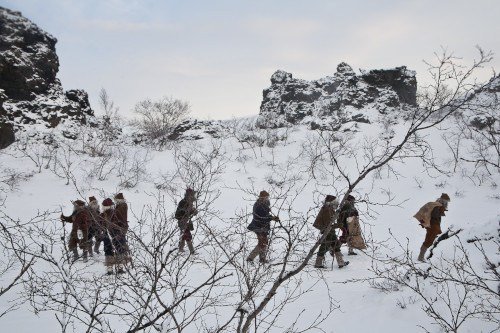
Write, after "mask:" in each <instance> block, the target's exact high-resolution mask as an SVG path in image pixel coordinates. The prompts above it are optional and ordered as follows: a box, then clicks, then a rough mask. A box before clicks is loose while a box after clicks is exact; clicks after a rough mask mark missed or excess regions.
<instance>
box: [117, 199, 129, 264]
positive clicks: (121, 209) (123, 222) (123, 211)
mask: <svg viewBox="0 0 500 333" xmlns="http://www.w3.org/2000/svg"><path fill="white" fill-rule="evenodd" d="M115 214H116V219H117V223H118V225H119V226H120V232H121V234H120V241H121V242H123V244H121V247H123V248H124V251H125V252H124V253H123V254H122V257H121V258H120V260H121V261H122V263H123V264H126V263H129V262H132V259H131V256H130V248H129V246H128V241H127V232H128V204H127V201H126V200H125V197H124V196H123V193H118V194H116V195H115Z"/></svg>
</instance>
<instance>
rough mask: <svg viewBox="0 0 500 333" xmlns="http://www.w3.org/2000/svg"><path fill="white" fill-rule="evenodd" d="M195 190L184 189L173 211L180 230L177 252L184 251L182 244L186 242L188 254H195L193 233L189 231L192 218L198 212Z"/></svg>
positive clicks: (191, 227)
mask: <svg viewBox="0 0 500 333" xmlns="http://www.w3.org/2000/svg"><path fill="white" fill-rule="evenodd" d="M195 201H196V192H195V191H194V190H193V189H192V188H188V189H186V192H185V193H184V198H183V199H182V200H181V201H180V202H179V204H178V205H177V209H176V211H175V218H176V219H177V226H178V227H179V231H180V239H179V252H184V245H185V244H186V243H187V246H188V248H189V253H190V254H195V251H194V245H193V235H192V234H191V231H193V230H194V227H193V222H192V220H191V219H192V218H193V216H195V215H196V214H198V210H197V209H196V207H195Z"/></svg>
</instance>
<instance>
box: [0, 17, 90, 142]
mask: <svg viewBox="0 0 500 333" xmlns="http://www.w3.org/2000/svg"><path fill="white" fill-rule="evenodd" d="M56 43H57V40H56V39H55V38H54V37H53V36H51V35H50V34H48V33H46V32H44V31H43V30H42V29H40V28H39V27H38V26H36V25H35V24H34V23H32V22H31V21H29V20H28V19H27V18H25V17H23V16H22V15H21V13H19V12H15V11H12V10H9V9H6V8H3V7H0V129H1V132H0V148H4V147H5V146H7V145H8V144H10V143H12V141H13V140H14V139H13V137H14V131H20V130H23V129H25V128H26V125H35V124H41V125H43V126H44V127H45V128H54V127H56V126H58V125H59V124H60V123H62V122H74V123H76V124H85V123H87V122H89V121H90V122H92V121H93V119H94V117H93V116H94V112H93V111H92V109H91V107H90V104H89V100H88V95H87V93H86V92H85V91H83V90H69V91H66V92H64V91H63V88H62V86H61V82H60V81H59V80H58V79H57V72H58V71H59V59H58V57H57V54H56V50H55V46H56Z"/></svg>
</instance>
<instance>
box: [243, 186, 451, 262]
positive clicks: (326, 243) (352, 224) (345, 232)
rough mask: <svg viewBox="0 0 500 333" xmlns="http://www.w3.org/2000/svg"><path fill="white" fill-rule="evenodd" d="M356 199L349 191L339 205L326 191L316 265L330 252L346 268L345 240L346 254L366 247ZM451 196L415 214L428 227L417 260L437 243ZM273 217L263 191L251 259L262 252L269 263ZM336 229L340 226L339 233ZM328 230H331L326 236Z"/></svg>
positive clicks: (253, 226) (256, 209)
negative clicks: (345, 245)
mask: <svg viewBox="0 0 500 333" xmlns="http://www.w3.org/2000/svg"><path fill="white" fill-rule="evenodd" d="M355 202H356V199H355V197H354V196H352V195H350V194H349V195H348V196H347V198H346V200H345V202H344V204H343V205H342V206H341V207H340V209H338V208H339V202H338V200H337V197H336V196H334V195H327V196H326V197H325V200H324V202H323V205H322V207H321V209H320V210H319V213H318V215H317V216H316V219H315V220H314V224H313V226H314V227H315V228H316V229H318V230H319V231H320V238H321V239H322V241H321V243H320V246H319V249H318V252H317V255H316V261H315V263H314V267H316V268H325V267H326V266H325V255H326V253H330V255H331V256H332V257H333V260H334V261H335V260H337V264H338V267H339V268H343V267H345V266H347V265H348V264H349V261H346V260H344V257H343V255H342V252H341V246H342V244H347V248H348V251H347V254H348V255H357V253H356V252H355V249H358V250H364V249H366V243H365V240H364V238H363V235H362V232H361V226H360V223H359V213H358V210H357V209H356V207H355ZM449 202H450V197H449V195H448V194H446V193H442V194H441V196H440V197H439V198H438V199H436V200H435V201H431V202H428V203H426V204H425V205H424V206H422V207H421V208H420V210H419V211H418V212H417V214H415V216H414V217H415V218H416V219H417V220H418V221H419V222H420V225H421V226H422V228H425V229H426V235H425V240H424V242H423V244H422V246H421V247H420V253H419V256H418V258H417V260H419V261H421V262H425V253H426V251H427V250H428V248H429V247H430V246H431V245H432V244H433V243H434V241H435V239H436V238H437V236H438V235H439V234H441V232H442V231H441V217H442V216H445V211H447V210H448V203H449ZM271 221H277V222H279V221H280V219H279V217H278V216H275V215H273V214H271V203H270V201H269V193H268V192H266V191H261V192H260V194H259V198H258V199H257V201H256V202H255V204H254V205H253V218H252V222H251V223H250V224H249V225H248V227H247V228H248V230H250V231H253V232H255V234H256V235H257V245H256V246H255V248H254V249H253V250H252V251H251V252H250V254H249V255H248V257H247V261H248V262H253V260H254V259H255V258H256V257H257V255H258V256H259V262H260V263H267V262H268V259H267V251H268V247H269V233H270V230H271ZM337 229H340V231H341V233H340V232H339V236H337ZM325 232H328V234H327V235H326V236H325V235H324V234H325Z"/></svg>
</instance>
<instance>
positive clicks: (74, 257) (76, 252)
mask: <svg viewBox="0 0 500 333" xmlns="http://www.w3.org/2000/svg"><path fill="white" fill-rule="evenodd" d="M79 257H80V256H79V255H78V249H76V248H75V249H73V262H75V261H77V260H78V258H79Z"/></svg>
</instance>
